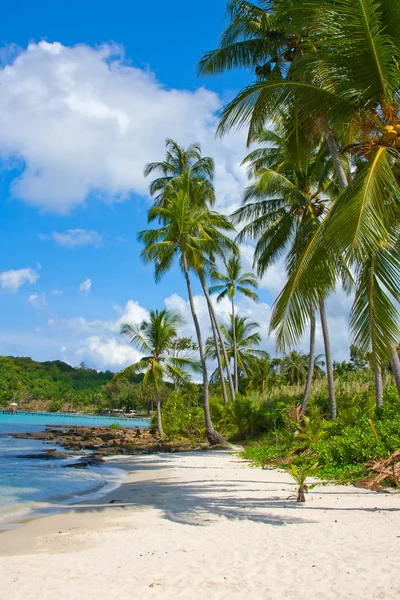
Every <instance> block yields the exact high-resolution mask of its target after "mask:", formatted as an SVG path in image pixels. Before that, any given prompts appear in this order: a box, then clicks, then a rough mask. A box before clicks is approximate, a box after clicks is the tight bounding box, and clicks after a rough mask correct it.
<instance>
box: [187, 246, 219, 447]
mask: <svg viewBox="0 0 400 600" xmlns="http://www.w3.org/2000/svg"><path fill="white" fill-rule="evenodd" d="M182 262H183V273H184V275H185V279H186V286H187V290H188V296H189V304H190V310H191V312H192V317H193V323H194V327H195V329H196V336H197V343H198V346H199V353H200V362H201V366H202V369H203V409H204V419H205V423H206V432H207V439H208V441H209V443H210V445H211V446H213V445H215V444H221V443H224V442H225V439H224V438H223V436H222V435H220V434H219V433H218V432H217V431H215V429H214V426H213V424H212V421H211V415H210V405H209V402H208V376H207V363H206V357H205V354H204V347H203V339H202V336H201V330H200V325H199V320H198V318H197V314H196V308H195V306H194V300H193V292H192V284H191V282H190V277H189V270H188V265H187V260H186V256H185V255H184V254H182Z"/></svg>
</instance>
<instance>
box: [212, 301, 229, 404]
mask: <svg viewBox="0 0 400 600" xmlns="http://www.w3.org/2000/svg"><path fill="white" fill-rule="evenodd" d="M207 304H208V303H207ZM208 312H209V315H210V321H211V328H212V332H213V338H214V346H215V352H216V354H217V362H218V371H219V378H220V379H221V389H222V397H223V399H224V404H228V396H227V395H226V385H225V376H224V368H223V366H222V360H221V350H220V345H219V342H218V336H217V328H216V325H215V322H214V317H213V314H212V312H211V309H210V307H208Z"/></svg>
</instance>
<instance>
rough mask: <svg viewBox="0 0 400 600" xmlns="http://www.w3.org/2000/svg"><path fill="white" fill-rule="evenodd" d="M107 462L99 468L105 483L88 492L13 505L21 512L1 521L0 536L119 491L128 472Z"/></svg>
mask: <svg viewBox="0 0 400 600" xmlns="http://www.w3.org/2000/svg"><path fill="white" fill-rule="evenodd" d="M107 462H108V461H107V460H105V462H104V465H101V466H99V467H98V468H99V470H100V474H101V477H102V478H103V483H101V484H98V485H96V486H95V487H93V488H91V489H89V490H87V491H84V492H81V493H74V494H69V495H65V494H64V495H62V496H60V497H58V498H57V497H55V498H50V499H48V500H44V501H42V502H40V501H38V502H33V501H32V502H26V503H20V504H15V505H13V507H15V510H16V511H18V508H20V509H21V510H20V512H19V513H18V512H16V513H12V514H11V515H10V516H6V517H5V518H4V519H3V518H2V519H0V536H1V534H3V533H4V532H6V531H15V530H16V529H19V528H20V527H23V526H24V524H25V523H27V522H29V521H32V520H34V519H41V518H46V517H47V516H50V515H54V514H57V513H62V512H64V511H67V510H68V509H69V507H70V505H76V504H80V503H84V502H87V501H89V500H97V499H100V498H101V497H102V496H106V495H107V494H109V493H111V492H113V491H114V490H115V489H118V488H119V487H120V486H121V485H122V484H123V482H124V480H125V479H126V477H127V472H126V470H125V469H122V468H119V467H114V466H109V465H107ZM104 470H107V471H111V473H109V472H107V473H106V474H104V473H102V471H104ZM3 508H7V507H3Z"/></svg>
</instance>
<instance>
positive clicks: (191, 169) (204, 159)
mask: <svg viewBox="0 0 400 600" xmlns="http://www.w3.org/2000/svg"><path fill="white" fill-rule="evenodd" d="M165 145H166V156H165V160H164V161H162V162H152V163H149V164H147V165H146V167H145V169H144V175H145V177H148V176H149V175H153V174H158V175H160V177H157V178H156V179H154V180H153V181H152V182H151V184H150V193H151V195H152V196H154V197H155V203H156V204H157V205H162V204H163V203H165V202H167V200H168V195H169V194H171V191H174V192H175V193H176V192H178V191H179V189H180V186H181V185H182V184H185V185H187V184H188V182H190V189H191V200H192V201H196V203H199V205H201V206H203V207H204V208H206V207H209V206H212V205H213V204H214V201H215V193H214V187H213V178H214V161H213V159H212V158H211V157H209V156H202V153H201V147H200V144H197V143H196V144H191V145H190V146H189V147H188V148H186V149H185V148H183V147H182V146H179V144H177V143H176V142H175V141H174V140H171V139H169V138H167V140H166V142H165ZM199 277H200V282H201V285H202V288H203V291H204V295H205V296H206V300H207V305H208V311H209V314H210V320H211V326H212V328H213V335H214V337H215V338H216V340H217V339H219V340H220V343H221V350H222V354H223V355H224V354H225V347H224V342H223V338H222V335H221V331H220V328H219V324H218V321H217V318H216V314H215V310H214V307H213V304H212V302H211V298H210V296H209V293H208V287H207V283H206V276H205V274H204V273H202V272H201V273H199ZM217 359H218V365H219V369H220V370H222V363H221V358H220V356H218V357H217ZM226 362H227V361H226ZM226 369H227V377H228V384H229V389H230V394H231V398H232V400H234V395H235V392H234V384H233V380H232V375H231V372H230V369H229V365H228V364H227V365H226ZM221 388H222V395H223V397H224V400H225V401H227V395H226V388H225V379H224V378H223V377H221Z"/></svg>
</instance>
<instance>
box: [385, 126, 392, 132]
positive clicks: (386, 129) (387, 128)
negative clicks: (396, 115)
mask: <svg viewBox="0 0 400 600" xmlns="http://www.w3.org/2000/svg"><path fill="white" fill-rule="evenodd" d="M393 130H394V127H393V125H386V127H384V131H386V132H387V133H389V132H390V131H393Z"/></svg>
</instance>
